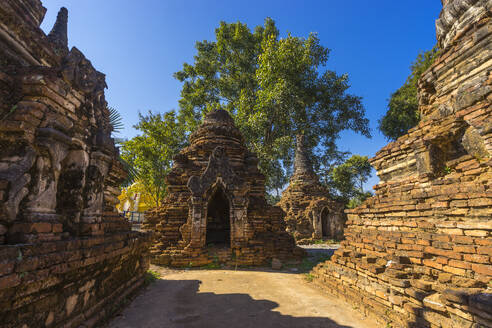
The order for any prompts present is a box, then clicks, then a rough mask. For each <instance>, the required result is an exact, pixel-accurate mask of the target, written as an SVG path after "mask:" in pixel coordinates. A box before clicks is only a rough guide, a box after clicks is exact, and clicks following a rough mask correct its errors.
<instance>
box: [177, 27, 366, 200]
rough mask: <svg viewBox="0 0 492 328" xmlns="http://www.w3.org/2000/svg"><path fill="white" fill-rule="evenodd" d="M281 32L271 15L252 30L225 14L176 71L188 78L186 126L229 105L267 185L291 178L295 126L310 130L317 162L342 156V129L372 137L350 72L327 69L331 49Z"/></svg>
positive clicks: (313, 39)
mask: <svg viewBox="0 0 492 328" xmlns="http://www.w3.org/2000/svg"><path fill="white" fill-rule="evenodd" d="M279 35H280V33H279V30H278V29H277V27H276V26H275V22H274V21H273V20H272V19H270V18H267V19H266V20H265V23H264V26H257V27H256V28H255V29H254V31H251V30H250V29H249V28H248V27H247V26H246V25H245V24H243V23H241V22H237V23H225V22H221V23H220V26H219V27H218V28H217V29H216V30H215V36H216V41H201V42H197V43H196V46H195V47H196V50H197V54H196V56H195V57H194V63H193V64H188V63H185V64H184V65H183V69H182V70H181V71H179V72H177V73H175V77H176V78H177V79H178V80H179V81H181V82H183V87H182V91H181V99H180V101H179V104H180V112H179V115H180V118H181V119H182V121H183V122H184V123H185V126H186V130H187V131H193V130H194V129H195V128H196V126H197V125H198V124H199V123H200V122H201V119H202V117H203V116H204V114H205V113H207V112H209V111H211V110H214V109H225V110H227V111H229V112H230V113H231V115H232V116H233V117H234V120H235V122H236V125H237V126H238V127H239V129H240V130H241V132H242V133H243V135H244V137H245V140H246V143H247V146H248V147H249V148H250V150H251V151H253V152H255V153H256V154H257V155H258V158H259V160H260V169H261V171H262V172H263V173H264V174H265V175H266V177H267V187H268V188H269V190H272V189H278V188H281V187H282V186H283V185H284V184H285V183H286V182H287V181H288V180H287V179H288V178H287V176H288V172H289V169H290V168H291V166H292V159H293V157H294V156H293V152H294V149H295V147H294V143H295V140H294V139H295V137H294V136H295V135H296V134H303V135H305V137H306V140H307V142H308V146H310V148H311V150H312V152H313V154H312V155H313V156H312V158H313V161H314V163H315V165H316V167H317V168H319V167H320V166H323V165H325V164H326V163H328V162H329V161H331V160H332V159H333V158H334V157H336V156H337V154H338V149H337V146H336V140H337V138H338V137H339V134H340V132H341V131H342V130H346V129H350V130H353V131H356V132H358V133H361V134H363V135H365V136H367V137H370V132H369V128H368V120H367V119H366V118H365V110H364V107H363V106H362V104H361V98H360V97H357V96H354V95H351V94H348V93H347V90H348V88H349V87H350V85H349V83H348V76H347V75H346V74H342V75H338V74H337V73H335V72H333V71H330V70H327V69H325V65H326V63H327V60H328V54H329V49H327V48H325V47H323V46H322V45H321V44H320V40H319V38H318V37H317V35H316V34H310V35H309V36H308V37H307V38H301V37H294V36H292V35H290V34H289V35H287V37H285V38H280V37H279Z"/></svg>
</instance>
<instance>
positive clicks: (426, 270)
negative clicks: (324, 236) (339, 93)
mask: <svg viewBox="0 0 492 328" xmlns="http://www.w3.org/2000/svg"><path fill="white" fill-rule="evenodd" d="M491 17H492V1H491V0H447V1H443V10H442V12H441V15H440V18H439V19H438V20H437V22H436V27H437V39H438V43H439V48H440V52H439V56H438V57H437V58H436V60H435V61H434V63H433V64H432V66H431V67H430V68H429V69H428V70H427V71H426V72H425V73H424V74H423V75H422V77H421V79H420V81H419V110H420V115H421V118H422V119H421V122H420V123H419V124H418V125H417V126H416V127H414V128H412V129H410V130H409V131H408V133H407V134H406V135H404V136H402V137H400V138H398V140H396V141H395V142H392V143H390V144H388V145H387V146H386V147H384V148H383V149H381V150H380V151H379V152H377V153H376V156H375V157H374V158H372V159H371V164H372V165H373V166H374V168H375V169H376V170H377V173H378V176H379V178H380V179H381V182H380V183H379V184H378V185H377V186H376V187H375V190H376V195H375V196H374V197H371V198H369V199H368V200H366V202H365V203H364V204H362V205H361V206H359V207H358V208H356V209H353V210H347V211H346V212H347V216H348V219H347V224H346V226H345V233H344V234H345V241H344V242H342V245H341V247H340V248H339V249H338V250H337V251H336V252H335V255H333V257H332V258H331V260H330V261H328V262H325V263H323V264H320V265H318V266H317V267H316V268H315V270H314V272H313V274H314V276H315V279H314V282H315V283H318V284H319V285H320V286H322V287H323V288H325V289H326V290H328V291H329V292H330V293H333V294H334V295H336V296H338V297H340V298H344V299H346V300H348V301H349V302H351V303H352V304H353V305H354V307H357V308H359V309H361V310H362V311H364V313H366V314H372V315H374V316H375V317H376V318H377V319H378V320H380V321H381V326H382V327H383V326H391V327H443V328H453V327H492V160H491V155H492V60H491V58H492V20H491Z"/></svg>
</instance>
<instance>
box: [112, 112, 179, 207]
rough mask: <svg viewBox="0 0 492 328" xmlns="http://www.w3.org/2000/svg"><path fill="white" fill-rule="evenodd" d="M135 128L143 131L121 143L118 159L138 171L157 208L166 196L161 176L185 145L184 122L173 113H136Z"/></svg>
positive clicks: (162, 176)
mask: <svg viewBox="0 0 492 328" xmlns="http://www.w3.org/2000/svg"><path fill="white" fill-rule="evenodd" d="M139 118H140V121H139V123H138V124H137V125H135V126H134V127H135V129H137V130H139V131H141V132H142V134H141V135H138V136H136V137H134V138H132V139H130V140H128V141H125V142H122V144H121V157H122V158H123V160H124V161H125V162H126V163H128V165H129V166H130V167H132V168H133V169H134V170H135V171H136V172H137V179H138V181H140V182H141V183H142V184H143V186H144V188H145V190H146V191H147V192H148V193H149V195H150V196H151V198H152V200H153V202H154V204H153V205H154V206H159V205H160V204H161V201H162V199H163V198H164V197H165V195H166V185H165V182H164V177H165V176H166V174H167V173H168V172H169V170H170V169H171V167H172V158H173V156H174V155H175V154H177V153H178V152H179V150H180V149H181V148H183V147H184V146H185V145H186V142H187V138H186V133H185V128H184V124H183V122H180V121H179V119H178V117H177V114H176V112H175V111H169V112H166V113H164V114H159V113H157V114H156V113H152V112H150V111H149V112H148V114H147V115H145V116H144V115H141V114H139Z"/></svg>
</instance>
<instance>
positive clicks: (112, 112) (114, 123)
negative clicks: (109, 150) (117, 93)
mask: <svg viewBox="0 0 492 328" xmlns="http://www.w3.org/2000/svg"><path fill="white" fill-rule="evenodd" d="M108 111H109V124H111V127H112V129H113V132H115V133H118V132H120V131H121V130H122V129H123V128H124V127H125V125H124V124H123V118H122V117H121V114H120V113H119V112H118V110H117V109H116V108H114V107H108Z"/></svg>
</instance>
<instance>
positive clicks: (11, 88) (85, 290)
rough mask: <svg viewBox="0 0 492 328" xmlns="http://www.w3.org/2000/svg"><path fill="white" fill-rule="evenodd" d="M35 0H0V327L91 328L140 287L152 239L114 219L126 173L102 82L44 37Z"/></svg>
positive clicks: (61, 33)
mask: <svg viewBox="0 0 492 328" xmlns="http://www.w3.org/2000/svg"><path fill="white" fill-rule="evenodd" d="M45 11H46V10H45V8H44V7H43V6H42V4H41V2H40V1H39V0H0V21H1V24H0V304H1V306H0V325H1V326H2V327H41V326H43V327H44V326H48V327H52V326H62V325H65V326H67V327H74V326H78V325H79V324H81V323H82V322H87V324H88V325H89V326H91V325H93V324H94V323H95V322H96V321H97V320H98V319H100V318H101V317H103V316H104V315H105V314H107V313H108V312H107V311H108V310H110V308H111V307H112V306H114V305H115V304H116V303H115V302H116V301H117V300H118V298H120V297H122V295H125V294H126V293H128V292H131V291H133V290H134V289H135V288H136V287H137V286H138V285H140V284H141V283H142V281H143V275H144V274H145V272H146V270H147V268H148V264H149V261H148V244H149V241H150V236H149V235H147V234H141V233H136V232H132V231H131V229H130V225H129V223H128V222H127V221H126V220H125V219H124V218H122V217H120V216H119V215H118V213H117V212H116V210H115V206H114V205H115V204H116V202H117V195H118V194H119V188H118V185H119V183H120V182H121V181H122V180H123V179H124V178H125V176H126V172H125V170H124V169H123V167H122V165H121V163H120V162H119V160H118V156H119V155H118V150H117V148H115V146H114V142H113V140H112V139H111V130H112V127H111V124H110V122H109V111H108V108H107V103H106V101H105V97H104V89H105V88H106V82H105V77H104V74H102V73H100V72H98V71H97V70H95V69H94V67H93V66H92V64H91V62H90V61H89V60H87V59H86V58H85V56H84V55H83V54H82V53H81V52H80V51H79V50H78V49H77V48H72V49H71V50H69V49H68V47H67V21H68V12H67V10H66V9H65V8H62V9H61V10H60V12H59V14H58V18H57V22H56V24H55V26H54V27H53V30H52V31H51V32H50V33H49V35H45V34H44V32H43V31H42V30H41V29H40V28H39V26H40V24H41V22H42V19H43V17H44V14H45Z"/></svg>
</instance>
